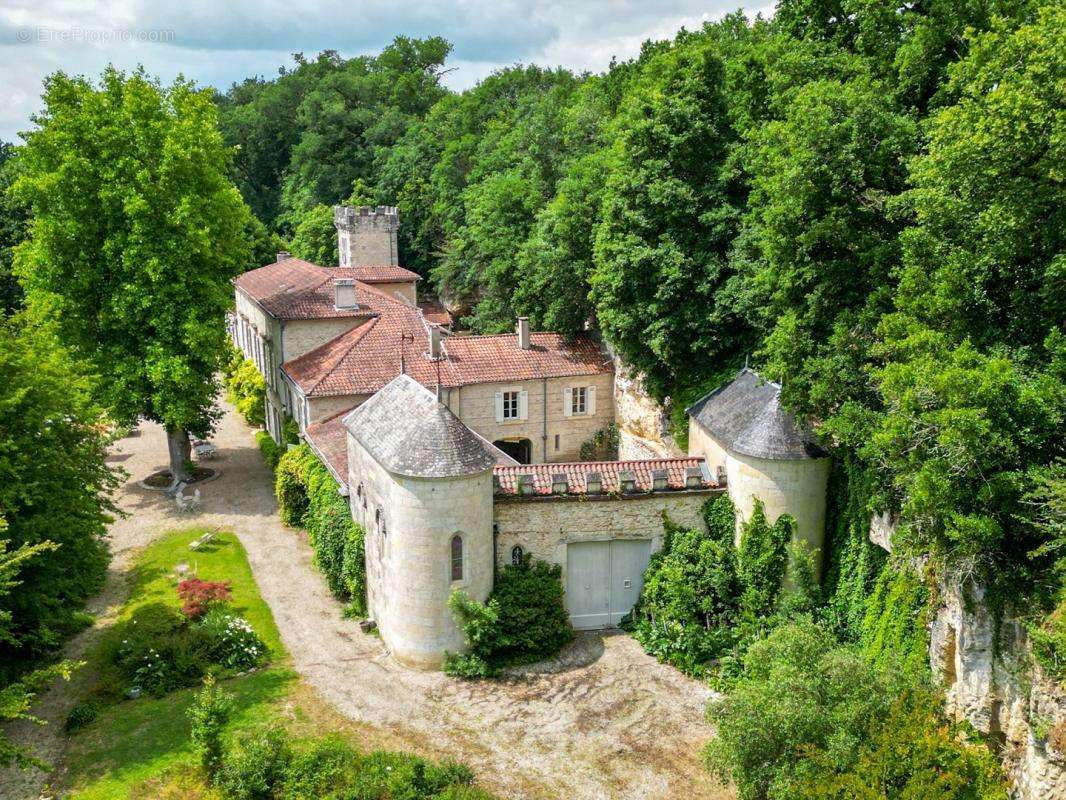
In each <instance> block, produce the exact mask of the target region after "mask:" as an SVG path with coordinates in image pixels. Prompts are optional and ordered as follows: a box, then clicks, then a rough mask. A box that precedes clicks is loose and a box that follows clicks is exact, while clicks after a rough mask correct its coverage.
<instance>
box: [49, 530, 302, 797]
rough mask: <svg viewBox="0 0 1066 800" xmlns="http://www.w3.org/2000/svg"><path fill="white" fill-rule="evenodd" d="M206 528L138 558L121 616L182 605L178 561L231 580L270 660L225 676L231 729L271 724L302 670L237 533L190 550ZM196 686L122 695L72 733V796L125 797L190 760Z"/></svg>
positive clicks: (93, 657) (95, 664)
mask: <svg viewBox="0 0 1066 800" xmlns="http://www.w3.org/2000/svg"><path fill="white" fill-rule="evenodd" d="M203 532H204V531H203V530H195V529H194V530H185V531H178V532H175V533H172V534H168V535H167V536H164V537H163V538H162V539H161V540H159V541H158V542H156V543H155V544H153V545H151V546H150V547H149V548H147V549H146V550H145V551H144V552H143V553H141V554H140V555H139V556H138V558H137V559H136V562H135V564H134V566H133V569H132V571H131V573H130V574H131V578H130V596H129V601H128V602H127V603H126V605H125V606H123V608H122V610H121V612H120V613H119V619H126V618H129V617H130V616H132V614H133V613H134V612H135V611H136V610H137V609H138V608H140V607H142V606H145V605H148V604H150V603H160V602H162V603H167V604H170V605H174V606H175V607H178V606H180V602H179V601H178V598H177V593H176V592H175V585H176V582H177V573H176V572H175V568H176V567H177V566H178V565H180V564H185V565H187V567H188V574H189V575H197V576H198V577H200V578H203V579H205V580H216V581H218V580H228V581H230V582H231V587H232V591H233V608H234V610H235V611H237V612H238V613H240V614H241V615H243V616H244V617H246V618H247V619H248V620H249V622H251V623H252V626H253V627H254V628H255V630H256V632H257V633H258V634H259V636H260V637H261V638H262V639H263V641H264V642H266V644H267V646H268V647H269V648H270V651H271V664H272V666H269V667H267V668H264V669H259V670H257V671H256V672H254V673H252V674H250V675H246V676H244V677H239V678H233V679H231V680H228V681H225V682H224V685H225V687H226V689H227V691H229V692H231V693H232V694H233V695H234V696H235V697H236V701H237V711H236V714H235V717H234V720H233V724H232V726H231V730H240V729H241V728H248V727H249V726H252V725H257V724H263V723H270V722H273V721H275V720H278V719H279V715H280V713H281V708H282V703H283V701H284V699H285V697H286V695H287V694H288V692H289V690H290V687H291V685H292V684H293V683H294V682H295V681H296V674H295V673H294V672H293V671H292V670H291V669H289V668H288V667H286V666H284V662H285V651H284V648H283V647H282V645H281V640H280V638H279V637H278V630H277V626H275V625H274V618H273V617H272V616H271V613H270V608H269V607H268V606H267V604H266V603H265V602H263V599H262V598H261V597H260V596H259V591H258V589H257V588H256V585H255V581H254V579H253V578H252V572H251V569H250V568H249V566H248V561H247V558H246V557H245V553H244V548H243V547H241V545H240V542H238V541H237V538H236V537H235V536H234V535H233V534H230V533H220V534H217V535H216V536H215V538H214V540H213V541H212V542H210V543H209V544H207V545H206V546H204V547H202V548H201V549H199V550H197V551H193V550H190V549H189V543H190V542H192V541H193V540H194V539H196V538H197V537H198V536H200V535H201V534H202V533H203ZM103 649H104V646H103V645H101V646H100V647H99V648H97V649H96V650H95V651H94V652H92V653H90V655H89V658H88V659H87V660H88V664H87V665H86V667H85V669H87V670H92V671H94V672H99V671H100V669H101V667H102V666H103V665H102V663H101V661H102V651H103ZM194 692H195V690H194V689H187V690H183V691H179V692H174V693H172V694H169V695H167V696H166V697H161V698H154V697H142V698H138V699H137V700H126V701H123V702H121V703H118V704H116V705H113V706H109V707H108V708H106V709H105V710H104V711H103V712H102V713H101V714H100V716H99V717H98V718H97V719H96V720H95V721H94V722H93V723H91V724H90V725H88V726H87V727H85V728H83V729H81V730H79V731H77V732H75V733H73V734H72V735H71V737H70V747H69V750H68V755H67V762H66V767H67V769H66V770H65V771H64V774H63V776H62V778H61V780H60V783H61V784H62V785H63V786H64V787H65V788H66V789H67V790H69V791H70V795H69V796H70V797H71V798H77V799H78V800H97V799H98V800H105V798H106V799H107V800H113V799H114V798H125V797H128V796H130V792H131V790H132V789H134V787H136V786H137V785H138V784H141V783H143V782H145V781H146V780H148V779H150V778H152V777H155V776H158V775H159V774H160V773H162V772H163V771H166V770H174V769H175V768H180V767H181V766H182V765H187V764H192V763H193V757H192V750H191V748H190V746H189V724H188V721H187V719H186V717H185V709H186V707H187V706H188V704H189V702H190V701H191V699H192V696H193V693H194ZM144 796H150V795H144ZM190 796H192V795H190Z"/></svg>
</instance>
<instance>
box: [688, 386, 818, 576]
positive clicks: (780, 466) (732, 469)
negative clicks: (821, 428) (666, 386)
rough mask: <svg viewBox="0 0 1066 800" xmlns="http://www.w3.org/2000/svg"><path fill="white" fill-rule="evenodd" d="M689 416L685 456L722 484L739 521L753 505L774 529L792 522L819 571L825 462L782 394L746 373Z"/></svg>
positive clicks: (747, 516)
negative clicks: (703, 463) (702, 462)
mask: <svg viewBox="0 0 1066 800" xmlns="http://www.w3.org/2000/svg"><path fill="white" fill-rule="evenodd" d="M687 410H688V414H689V434H688V448H689V454H690V455H702V456H703V457H704V458H706V459H707V465H708V467H710V469H711V471H712V473H714V472H717V473H719V474H720V475H721V476H724V478H725V481H726V486H727V488H728V490H729V497H730V499H731V500H732V501H733V504H734V505H735V506H736V507H737V510H738V511H739V514H738V517H739V518H740V519H743V520H748V519H750V518H751V513H752V510H753V509H754V507H755V501H756V500H760V501H762V503H763V506H764V508H765V511H766V517H767V519H769V520H770V521H771V522H773V521H774V520H776V519H777V518H778V517H779V516H781V515H782V514H789V515H791V516H792V517H793V518H795V520H796V537H797V539H799V540H801V541H803V542H806V543H807V545H808V546H809V547H810V548H811V549H812V550H816V551H818V553H819V558H818V559H817V563H818V566H819V569H820V565H821V557H820V555H821V553H822V552H823V550H824V546H825V504H826V489H827V483H828V480H829V458H828V454H827V453H826V452H825V451H824V450H823V449H822V448H821V447H820V446H819V445H818V444H817V442H816V441H815V439H814V436H813V434H812V433H811V432H810V431H809V430H807V429H805V428H804V427H803V426H801V425H800V424H799V422H798V421H797V420H796V418H795V417H794V416H792V414H790V413H789V412H788V411H786V410H785V409H784V408H783V407H782V406H781V387H780V386H779V385H778V384H776V383H773V382H771V381H767V380H764V379H763V378H761V377H760V376H759V375H758V374H756V373H755V372H753V371H752V370H749V369H744V370H742V371H741V372H740V373H739V374H738V375H737V377H736V378H735V379H734V380H733V381H732V382H731V383H728V384H726V385H725V386H723V387H721V388H719V389H715V390H714V391H713V392H711V393H710V394H708V395H706V396H705V397H702V398H700V399H699V400H697V401H696V402H695V403H694V404H693V405H692V406H691V407H690V408H688V409H687ZM738 533H739V525H738Z"/></svg>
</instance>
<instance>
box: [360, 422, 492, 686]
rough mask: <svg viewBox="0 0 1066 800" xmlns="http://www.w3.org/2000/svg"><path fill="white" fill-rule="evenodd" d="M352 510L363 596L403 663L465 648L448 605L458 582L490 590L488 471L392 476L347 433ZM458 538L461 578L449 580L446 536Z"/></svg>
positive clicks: (476, 592)
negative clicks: (361, 541) (360, 531)
mask: <svg viewBox="0 0 1066 800" xmlns="http://www.w3.org/2000/svg"><path fill="white" fill-rule="evenodd" d="M348 487H349V492H348V496H349V502H350V504H351V508H352V514H353V516H354V518H355V519H356V521H357V522H359V523H360V524H361V525H363V527H364V528H365V529H366V571H367V601H368V605H369V613H370V616H371V618H373V619H374V620H375V621H376V622H377V625H378V630H379V631H380V632H381V636H382V639H383V640H384V641H385V644H386V645H387V646H388V647H389V650H390V651H391V652H392V654H393V655H394V656H395V657H396V658H397V659H398V660H399V661H400V662H401V663H403V664H406V665H408V666H413V667H418V668H421V669H436V668H437V667H439V666H440V664H441V662H442V660H443V658H444V653H445V652H446V651H449V652H459V651H462V650H463V649H465V648H466V642H465V639H464V637H463V633H462V631H460V630H459V628H458V627H457V626H456V624H455V620H454V618H453V617H452V613H451V611H450V610H449V609H448V598H449V596H450V595H451V593H452V591H454V590H455V589H462V590H463V591H464V592H466V593H467V594H468V595H469V596H470V597H471V598H473V599H475V600H479V601H484V600H485V599H486V598H487V597H488V594H489V592H490V591H491V590H492V580H493V566H492V475H491V470H485V471H483V472H481V473H478V474H475V475H470V476H463V477H457V478H435V479H426V478H412V477H407V476H401V475H395V474H393V473H391V472H389V471H388V470H387V469H385V468H384V467H383V466H382V465H381V464H379V463H378V462H377V461H375V460H374V458H373V456H371V455H370V454H369V453H368V452H367V451H366V450H365V449H364V448H363V447H362V445H360V444H359V442H358V441H357V440H356V439H355V437H354V436H352V435H350V434H349V435H348ZM456 535H459V536H460V537H461V538H462V543H463V577H462V579H461V580H456V581H453V580H452V575H451V567H452V559H451V556H452V554H451V541H452V537H454V536H456Z"/></svg>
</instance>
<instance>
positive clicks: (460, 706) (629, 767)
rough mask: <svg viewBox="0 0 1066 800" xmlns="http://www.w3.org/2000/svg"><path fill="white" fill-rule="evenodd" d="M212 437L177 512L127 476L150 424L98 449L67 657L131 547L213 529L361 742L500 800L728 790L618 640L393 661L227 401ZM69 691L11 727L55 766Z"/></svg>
mask: <svg viewBox="0 0 1066 800" xmlns="http://www.w3.org/2000/svg"><path fill="white" fill-rule="evenodd" d="M214 441H215V443H216V445H217V446H218V449H219V458H218V460H217V461H216V462H214V464H216V465H218V466H219V467H220V468H221V469H222V475H221V477H220V478H219V479H217V480H215V481H212V482H210V483H207V484H205V485H204V486H203V487H202V490H201V491H202V495H203V502H202V506H201V509H200V511H199V512H198V513H196V514H179V513H178V512H177V510H176V509H175V508H174V505H173V501H172V500H169V498H165V497H164V496H162V495H161V494H159V493H156V492H149V491H146V490H144V489H141V488H139V487H138V486H137V485H136V480H138V479H140V478H143V477H144V476H145V475H147V474H149V473H150V472H151V471H153V470H155V469H158V468H161V467H163V466H165V461H166V442H165V438H164V435H163V431H162V429H161V428H160V427H159V426H157V425H151V424H144V425H142V426H141V427H140V429H139V430H138V431H136V432H135V433H134V435H133V436H130V437H128V438H126V439H123V440H122V441H121V442H119V443H118V444H117V446H116V448H115V453H114V455H113V457H112V460H113V461H115V462H116V463H120V464H121V465H122V466H123V467H124V468H125V469H126V470H127V471H128V472H129V473H130V478H129V481H128V482H127V483H126V484H125V485H124V486H123V487H122V489H121V491H120V494H119V496H118V502H119V505H120V506H121V507H122V508H123V509H124V510H126V511H127V512H129V516H128V517H127V518H124V519H120V520H118V521H116V522H115V523H114V524H113V525H112V528H111V549H112V552H113V554H114V560H113V562H112V568H111V574H110V575H109V579H108V585H107V588H106V589H105V590H104V592H103V593H102V594H101V596H100V597H99V598H97V600H96V601H95V602H94V603H93V604H92V610H93V611H95V612H96V613H98V614H101V615H102V619H101V622H100V623H99V624H98V625H97V628H96V629H94V630H91V631H87V632H86V633H85V634H82V635H81V636H79V637H77V638H75V639H74V640H73V641H72V642H71V645H70V648H69V652H70V654H71V655H73V656H76V655H77V654H78V653H80V652H84V651H85V649H86V648H87V647H88V646H89V645H90V644H91V642H92V641H93V640H94V638H95V635H96V632H97V631H98V629H99V627H100V626H101V625H105V624H107V623H108V617H107V614H108V609H111V610H112V611H113V610H114V608H115V607H117V605H118V604H120V603H121V601H122V599H123V598H122V591H123V586H124V582H123V581H122V575H123V571H124V569H125V568H126V567H127V565H128V563H129V556H130V554H131V552H133V551H135V550H136V549H137V548H139V547H141V546H143V545H145V544H147V543H149V542H150V541H152V539H153V538H154V537H155V536H157V535H158V534H160V533H163V532H165V531H168V530H172V529H174V528H175V527H179V526H187V525H193V524H195V525H197V526H209V527H210V526H219V527H222V528H226V529H229V530H232V531H234V532H235V533H236V534H237V535H238V536H239V537H240V539H241V542H242V543H243V544H244V546H245V548H246V549H247V551H248V558H249V560H250V562H251V566H252V570H253V572H254V574H255V577H256V580H257V582H258V583H259V588H260V590H261V592H262V594H263V597H264V598H265V599H266V601H267V602H268V603H269V604H270V607H271V609H272V611H273V613H274V618H275V620H276V622H277V625H278V628H279V629H280V631H281V638H282V640H283V641H284V643H285V646H286V647H287V648H288V650H289V653H290V655H291V657H292V661H293V664H294V666H295V668H296V669H297V670H298V671H299V673H300V674H301V675H302V676H303V677H304V678H305V679H306V680H307V682H308V683H309V684H310V685H311V686H312V687H314V688H315V689H316V690H317V692H318V694H319V695H320V696H321V698H322V699H323V700H325V701H326V702H327V703H328V704H329V705H331V706H332V707H333V708H334V709H335V710H336V711H338V712H339V713H340V714H341V715H343V716H344V717H346V718H348V719H349V720H351V721H352V722H353V723H355V728H356V730H357V731H358V734H359V735H360V737H361V738H362V739H363V743H364V746H367V747H375V746H380V747H391V748H397V747H402V748H404V749H408V750H411V751H414V752H418V753H420V754H423V755H428V756H432V757H451V758H454V759H457V760H460V761H463V762H465V763H466V764H468V765H469V766H470V767H471V768H472V769H474V771H475V772H476V773H477V775H478V779H479V781H480V782H481V784H482V785H484V786H485V787H486V788H488V789H490V790H493V791H495V792H497V793H499V794H501V795H502V796H504V797H514V798H534V797H536V798H540V797H552V798H574V799H575V800H579V799H580V800H584V799H586V798H587V799H588V800H593V799H594V798H627V800H630V799H632V800H638V799H639V798H672V797H682V796H684V797H685V798H686V800H696V799H697V798H729V797H732V793H731V792H730V791H728V790H727V789H725V788H723V787H721V786H720V785H719V784H717V783H716V782H714V781H713V780H712V779H711V778H710V777H709V776H708V775H707V773H706V772H705V771H704V770H703V768H702V766H701V764H700V760H699V751H700V748H701V746H702V744H703V743H704V742H705V741H706V740H707V739H708V738H709V737H710V736H711V735H712V730H711V728H710V726H708V725H707V723H706V722H705V721H704V718H703V709H704V706H705V705H706V702H707V699H708V697H709V691H708V690H707V688H706V687H704V686H703V685H701V684H700V683H698V682H695V681H692V680H689V679H687V678H685V677H684V676H682V675H681V674H680V673H678V672H677V671H675V670H673V669H671V668H668V667H665V666H663V665H661V664H659V663H657V662H656V661H655V660H654V659H652V658H650V657H648V656H647V655H646V654H645V653H644V652H643V651H642V650H641V648H640V646H639V645H637V643H636V642H635V641H633V640H632V639H631V638H630V637H628V636H625V635H622V634H615V635H606V636H600V635H594V634H586V635H581V636H579V637H578V638H577V640H576V641H575V642H574V643H573V644H572V645H571V646H570V647H568V648H567V649H566V650H565V651H564V652H563V653H562V654H561V655H560V657H559V658H558V659H556V660H555V661H554V662H552V663H550V664H543V665H534V667H531V668H528V669H526V670H525V671H523V672H522V673H521V674H517V675H514V676H512V677H510V678H507V679H504V680H500V681H495V682H480V683H468V682H463V681H458V680H454V679H452V678H449V677H447V676H445V675H443V674H442V673H425V672H416V671H412V670H409V669H406V668H404V667H402V666H400V665H399V664H397V663H396V662H394V661H393V660H392V659H391V658H390V657H389V655H388V653H387V652H386V651H385V649H384V646H383V645H382V643H381V640H380V639H378V638H377V637H374V636H369V635H366V634H363V633H362V632H361V631H360V630H359V627H358V625H357V624H356V623H354V622H352V621H350V620H345V619H344V618H343V617H342V616H341V606H340V604H339V603H337V601H336V600H334V599H333V597H332V596H331V595H330V594H329V592H328V590H327V589H326V585H325V582H324V581H323V580H322V578H321V576H320V575H319V574H318V573H317V572H316V571H315V570H314V568H313V567H312V566H311V552H310V549H309V547H308V546H307V543H306V540H305V538H304V537H303V536H302V535H301V534H300V533H298V532H295V531H292V530H290V529H288V528H285V527H284V526H283V525H282V524H281V522H280V521H279V520H278V517H277V514H276V506H275V502H274V496H273V490H272V485H271V484H272V481H271V475H270V473H269V471H268V470H267V469H266V467H265V466H264V464H263V462H262V458H261V457H260V455H259V452H258V450H257V449H256V447H255V442H254V440H253V437H252V433H251V431H250V430H249V429H248V428H247V427H246V426H245V425H244V423H243V422H242V421H241V420H240V418H239V417H237V416H236V414H235V413H233V411H232V409H229V408H227V413H226V415H225V417H224V419H223V422H222V425H221V429H220V430H219V432H218V435H217V436H216V437H215V439H214ZM73 694H74V692H73V691H71V689H70V688H69V687H66V686H63V685H60V686H58V687H57V688H56V689H53V690H52V691H50V692H48V693H46V694H45V695H44V696H43V697H42V702H41V704H40V705H41V708H40V710H39V712H38V713H41V714H42V716H44V717H45V718H47V719H49V720H50V722H51V725H49V726H48V727H46V728H43V729H41V728H35V729H34V730H32V731H26V732H25V733H27V734H31V735H32V736H33V738H34V740H35V742H36V745H37V747H38V750H39V752H41V753H42V754H43V755H44V757H45V758H50V759H51V760H53V761H54V762H57V763H58V762H59V761H60V759H61V756H62V737H61V736H57V735H56V731H57V730H58V729H59V728H61V726H62V720H63V719H64V718H65V715H66V713H67V711H68V710H69V705H70V702H71V699H70V698H71V696H72V695H73ZM10 778H11V776H10V775H3V774H2V773H0V786H3V787H6V789H5V790H0V796H7V797H12V798H15V797H18V798H31V797H34V796H35V791H34V789H33V788H32V786H31V784H32V783H34V781H26V780H23V781H20V782H19V785H18V786H17V787H16V785H15V783H14V782H12V781H10V780H8V779H10ZM3 791H7V792H12V791H13V792H16V793H14V794H6V795H4V794H3Z"/></svg>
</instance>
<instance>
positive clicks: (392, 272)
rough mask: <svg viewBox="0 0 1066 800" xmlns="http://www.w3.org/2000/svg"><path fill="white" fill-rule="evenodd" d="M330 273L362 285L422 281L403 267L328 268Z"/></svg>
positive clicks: (418, 276)
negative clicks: (352, 279) (354, 280)
mask: <svg viewBox="0 0 1066 800" xmlns="http://www.w3.org/2000/svg"><path fill="white" fill-rule="evenodd" d="M329 270H330V272H332V273H334V274H336V275H337V277H339V278H355V279H356V280H357V281H362V282H363V283H413V282H415V281H420V280H422V276H421V275H419V274H418V273H417V272H411V270H409V269H404V268H403V267H395V266H389V265H388V264H385V265H382V266H375V265H363V264H360V265H359V266H356V267H330V268H329Z"/></svg>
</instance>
